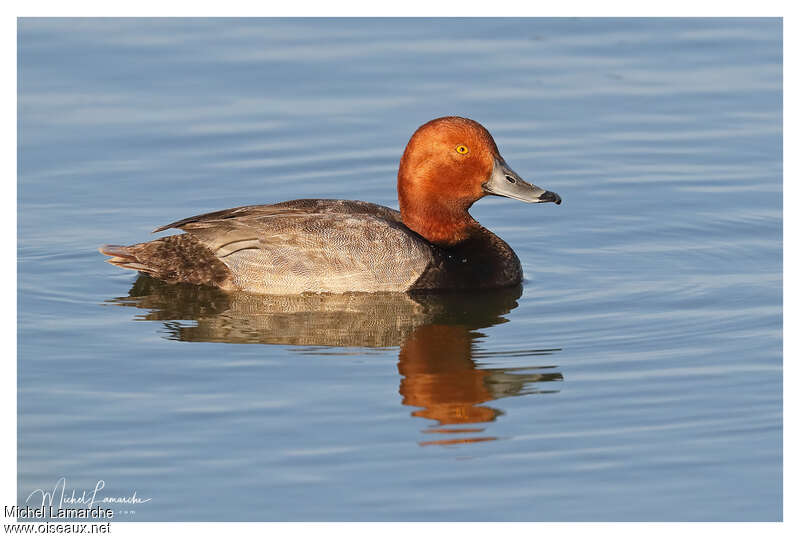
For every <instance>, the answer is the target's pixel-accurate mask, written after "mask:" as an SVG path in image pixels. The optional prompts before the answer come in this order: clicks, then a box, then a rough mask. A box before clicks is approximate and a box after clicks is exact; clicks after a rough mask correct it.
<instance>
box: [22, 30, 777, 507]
mask: <svg viewBox="0 0 800 539" xmlns="http://www.w3.org/2000/svg"><path fill="white" fill-rule="evenodd" d="M18 29H19V73H18V74H19V137H18V139H19V179H18V182H19V184H18V188H19V189H18V192H19V195H18V196H19V199H18V207H19V238H18V240H19V243H18V260H19V284H18V286H19V316H18V319H19V322H18V324H19V356H18V376H19V378H18V384H19V407H18V408H19V409H18V414H19V417H18V419H19V426H18V440H19V441H18V449H19V456H18V470H19V471H18V474H19V477H18V478H19V481H18V496H19V501H20V503H23V502H25V500H26V498H28V497H29V495H30V494H31V493H32V492H34V491H36V489H45V490H48V491H52V490H53V487H54V485H56V484H57V481H59V479H61V478H63V483H62V484H63V485H64V486H65V487H66V488H65V490H66V491H67V493H69V492H70V490H72V489H75V490H76V496H79V495H80V494H81V492H82V491H83V490H87V491H90V490H92V489H94V488H95V486H96V485H97V483H98V481H102V482H103V483H102V485H103V488H102V490H101V492H100V497H102V496H111V497H130V496H132V495H133V492H134V491H135V492H136V496H137V498H139V500H140V501H141V503H119V502H116V503H111V502H109V503H107V504H106V506H109V507H111V508H112V509H114V510H115V511H116V512H117V513H116V515H115V517H114V520H136V521H150V520H156V521H163V520H556V521H562V520H563V521H582V520H762V521H763V520H766V521H771V520H780V519H782V450H781V445H782V397H781V392H782V370H781V368H782V303H781V301H782V300H781V290H782V273H781V262H782V186H781V182H782V164H781V162H782V150H781V148H782V119H781V113H782V53H781V47H782V25H781V21H780V20H779V19H714V20H709V19H468V20H453V19H451V20H434V19H396V20H380V19H378V20H376V19H358V20H348V19H337V20H326V19H309V20H272V19H267V20H262V19H247V20H202V19H198V20H181V19H163V20H136V19H125V20H120V19H97V20H80V19H72V20H64V19H62V20H58V19H21V20H20V21H19V25H18ZM450 114H456V115H461V116H467V117H470V118H473V119H475V120H477V121H479V122H481V123H482V124H484V125H485V126H486V127H487V128H488V129H489V130H490V131H491V132H492V134H493V135H494V137H495V140H496V141H497V143H498V146H499V147H500V150H501V152H502V153H503V156H504V157H505V159H506V160H507V161H508V163H509V164H510V165H511V166H512V167H513V168H514V170H516V171H517V172H518V173H520V175H522V176H523V177H524V178H526V179H527V180H529V181H531V182H533V183H536V184H537V185H539V186H541V187H544V188H546V189H550V190H553V191H556V192H558V193H559V194H560V195H561V197H562V198H563V199H564V203H563V204H562V205H561V206H555V205H553V204H545V205H536V206H531V205H526V204H521V203H519V202H516V201H513V200H508V199H500V198H492V199H484V200H482V201H480V202H478V203H477V204H476V205H475V206H473V209H472V213H473V215H474V216H475V217H476V218H477V219H478V220H479V221H480V222H481V223H482V224H483V225H484V226H486V227H488V228H489V229H491V230H493V231H495V232H496V233H498V234H499V235H500V236H501V237H503V238H504V239H505V240H506V241H507V242H508V243H509V244H510V245H511V246H512V247H513V248H514V249H515V251H516V252H517V253H518V255H519V257H520V259H521V261H522V264H523V268H524V271H525V276H526V279H525V282H524V285H523V287H522V288H521V289H519V290H510V291H502V292H492V293H488V294H463V295H449V296H442V297H439V296H435V295H434V296H425V297H409V296H390V295H376V296H363V295H361V296H360V295H350V296H343V297H333V298H332V297H319V296H317V297H307V298H302V299H297V298H295V299H292V298H283V299H281V298H273V299H267V298H263V297H257V296H245V295H238V296H236V295H234V296H229V295H226V294H222V293H219V292H215V291H209V290H202V289H196V288H193V287H180V286H177V287H176V286H167V285H163V284H161V283H158V282H157V281H152V280H148V279H139V280H137V277H136V275H135V274H134V273H132V272H127V271H123V270H121V269H119V268H116V267H113V266H111V265H108V264H105V263H104V262H103V260H104V258H103V257H102V256H101V255H100V254H99V253H98V252H97V250H96V248H97V246H98V245H100V244H103V243H121V244H128V243H136V242H140V241H145V240H147V239H148V238H150V237H151V236H150V234H149V233H150V231H151V230H152V229H153V228H155V227H157V226H160V225H163V224H165V223H168V222H171V221H173V220H175V219H178V218H181V217H185V216H188V215H194V214H198V213H201V212H205V211H212V210H217V209H223V208H228V207H233V206H238V205H244V204H254V203H272V202H278V201H281V200H287V199H292V198H302V197H320V198H356V199H360V200H367V201H371V202H377V203H380V204H384V205H388V206H393V207H396V192H395V181H396V179H395V178H396V171H397V164H398V160H399V158H400V155H401V153H402V151H403V148H404V146H405V143H406V142H407V140H408V138H409V137H410V135H411V133H412V132H413V130H414V129H415V128H416V127H417V126H419V125H420V124H422V123H424V122H426V121H428V120H430V119H432V118H435V117H438V116H443V115H450ZM37 496H38V497H37ZM39 499H41V496H40V494H36V495H34V496H33V498H30V499H29V503H30V504H35V503H36V502H37V500H39ZM148 499H149V501H143V500H148ZM78 505H80V504H78ZM101 505H103V504H101Z"/></svg>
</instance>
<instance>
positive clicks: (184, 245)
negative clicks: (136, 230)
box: [99, 234, 232, 289]
mask: <svg viewBox="0 0 800 539" xmlns="http://www.w3.org/2000/svg"><path fill="white" fill-rule="evenodd" d="M99 251H100V252H101V253H103V254H104V255H106V256H110V257H111V258H110V259H108V260H106V262H108V263H109V264H114V265H115V266H119V267H120V268H125V269H130V270H134V271H141V272H142V273H146V274H148V275H151V276H153V277H155V278H157V279H161V280H163V281H167V282H171V283H176V282H183V283H192V284H202V285H208V286H218V287H220V288H225V289H228V288H231V287H232V284H231V283H232V280H231V273H230V270H229V269H228V267H227V266H226V265H225V264H224V263H223V262H222V261H221V260H220V259H219V258H217V257H216V256H214V254H213V253H212V252H211V250H210V249H209V248H208V247H206V246H205V245H203V244H202V243H201V242H200V241H198V240H197V239H196V238H194V237H192V236H190V235H188V234H179V235H176V236H167V237H165V238H159V239H157V240H153V241H149V242H147V243H137V244H135V245H127V246H125V245H103V246H101V247H100V248H99Z"/></svg>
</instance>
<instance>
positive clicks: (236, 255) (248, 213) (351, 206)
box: [100, 118, 561, 294]
mask: <svg viewBox="0 0 800 539" xmlns="http://www.w3.org/2000/svg"><path fill="white" fill-rule="evenodd" d="M426 128H428V129H427V130H426ZM442 134H444V135H447V136H444V137H443V136H442ZM453 137H455V138H453ZM443 138H444V139H449V138H452V141H451V140H441V139H443ZM440 146H441V148H440ZM454 148H458V149H457V150H456V151H454V153H455V154H456V156H457V157H455V159H453V156H449V155H445V156H444V162H442V159H438V162H437V157H440V156H438V155H437V153H438V152H440V151H442V150H444V151H445V152H447V150H451V151H452V150H453V149H454ZM465 150H466V151H465ZM470 152H472V155H469V154H470ZM482 153H483V154H486V155H482ZM487 156H488V158H491V159H490V160H489V161H487ZM469 158H471V161H470V160H468V159H469ZM431 164H433V165H437V166H436V167H431ZM443 167H444V168H443ZM487 167H488V168H487ZM453 168H455V169H456V170H452V169H453ZM445 172H446V173H445ZM454 172H455V174H454ZM459 172H460V174H459ZM506 182H508V185H506ZM504 190H506V191H509V192H503V191H504ZM398 192H399V197H400V210H401V211H397V210H393V209H390V208H387V207H384V206H379V205H377V204H371V203H368V202H360V201H349V200H323V199H302V200H292V201H288V202H282V203H279V204H273V205H265V206H242V207H239V208H232V209H229V210H222V211H218V212H213V213H207V214H204V215H198V216H195V217H189V218H187V219H183V220H180V221H176V222H174V223H170V224H169V225H166V226H164V227H161V228H158V229H156V232H160V231H162V230H167V229H169V228H179V229H181V230H183V231H184V232H185V233H184V234H179V235H175V236H167V237H165V238H161V239H157V240H154V241H151V242H147V243H139V244H136V245H131V246H127V247H123V246H115V245H108V246H104V247H102V248H101V249H100V250H101V252H103V253H104V254H107V255H109V256H111V257H112V258H111V259H110V260H109V262H111V263H112V264H115V265H118V266H121V267H124V268H128V269H134V270H138V271H141V272H143V273H147V274H150V275H152V276H154V277H157V278H159V279H163V280H165V281H170V282H188V283H193V284H201V285H210V286H217V287H220V288H222V289H225V290H244V291H248V292H255V293H264V294H299V293H303V292H333V293H337V292H354V291H360V292H378V291H387V292H404V291H409V290H445V289H468V288H494V287H502V286H511V285H516V284H519V283H520V282H521V280H522V269H521V267H520V263H519V259H518V258H517V256H516V255H515V254H514V251H513V250H512V249H511V248H510V247H509V246H508V244H507V243H506V242H504V241H503V240H502V239H500V238H499V237H497V236H496V235H495V234H493V233H491V232H490V231H488V230H486V229H485V228H483V227H482V226H480V224H478V222H477V221H475V220H474V219H473V218H472V217H471V216H470V215H469V213H468V212H467V210H468V208H469V206H470V205H471V204H472V203H473V202H474V201H475V200H477V199H478V198H480V197H482V196H484V195H485V194H500V195H504V196H511V197H513V198H520V199H523V200H526V201H530V202H547V201H552V202H556V203H560V202H561V199H560V198H559V197H558V195H555V194H554V193H551V192H549V191H544V190H543V189H539V188H537V187H535V186H531V185H530V184H527V183H525V182H523V181H522V179H521V178H519V177H518V176H517V175H516V174H515V173H514V172H513V171H511V169H510V168H508V166H507V165H505V162H504V161H503V160H502V157H500V155H499V152H497V147H496V146H495V145H494V141H493V140H492V139H491V136H490V135H489V133H488V132H487V131H486V130H485V129H483V127H481V126H480V125H479V124H477V123H475V122H473V121H472V120H466V119H463V118H441V119H439V120H434V121H433V122H429V123H428V124H425V125H424V126H422V127H421V128H420V129H419V130H417V132H416V133H415V134H414V136H413V137H412V139H411V141H410V142H409V145H408V147H407V148H406V152H405V154H404V156H403V160H402V161H401V166H400V174H399V175H398ZM524 197H528V198H524Z"/></svg>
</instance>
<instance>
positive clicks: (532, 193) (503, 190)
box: [483, 158, 561, 204]
mask: <svg viewBox="0 0 800 539" xmlns="http://www.w3.org/2000/svg"><path fill="white" fill-rule="evenodd" d="M483 190H484V191H486V192H487V193H489V194H490V195H497V196H501V197H508V198H514V199H516V200H521V201H522V202H537V203H538V202H555V203H556V204H561V197H560V196H558V194H556V193H554V192H552V191H545V190H544V189H542V188H541V187H536V186H535V185H532V184H530V183H528V182H526V181H525V180H523V179H522V178H520V177H519V174H517V173H516V172H514V171H513V170H511V167H509V166H508V165H507V164H506V162H505V161H503V159H501V158H500V159H498V158H495V160H494V168H493V169H492V174H491V175H490V176H489V180H488V181H487V182H486V183H484V184H483Z"/></svg>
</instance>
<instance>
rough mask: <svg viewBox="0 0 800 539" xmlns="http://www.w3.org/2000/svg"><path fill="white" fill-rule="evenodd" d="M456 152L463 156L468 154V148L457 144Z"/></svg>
mask: <svg viewBox="0 0 800 539" xmlns="http://www.w3.org/2000/svg"><path fill="white" fill-rule="evenodd" d="M456 151H457V152H458V153H460V154H461V155H465V154H468V153H469V148H467V147H466V146H464V145H463V144H459V145H458V146H456Z"/></svg>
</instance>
